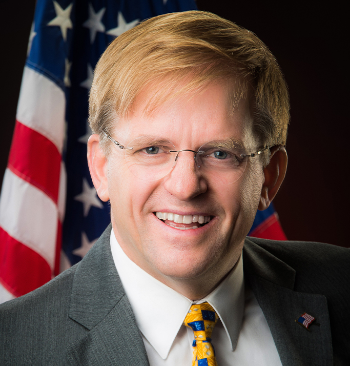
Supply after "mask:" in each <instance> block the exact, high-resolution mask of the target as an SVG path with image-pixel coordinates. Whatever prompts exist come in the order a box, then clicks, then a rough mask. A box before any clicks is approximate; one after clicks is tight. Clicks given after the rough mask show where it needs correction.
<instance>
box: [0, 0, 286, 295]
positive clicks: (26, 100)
mask: <svg viewBox="0 0 350 366" xmlns="http://www.w3.org/2000/svg"><path fill="white" fill-rule="evenodd" d="M192 9H196V5H195V1H194V0H128V1H123V0H104V1H102V0H91V1H85V0H57V1H52V0H38V1H37V5H36V11H35V17H34V21H33V26H32V30H31V35H30V40H29V46H28V58H27V61H26V65H25V68H24V72H23V80H22V86H21V92H20V97H19V101H18V108H17V118H16V119H17V121H16V126H15V131H14V136H13V141H12V147H11V151H10V156H9V161H8V166H7V169H6V172H5V176H4V180H3V186H2V192H1V200H0V302H4V301H6V300H9V299H12V298H14V297H18V296H21V295H24V294H26V293H28V292H30V291H32V290H34V289H36V288H37V287H39V286H41V285H43V284H44V283H46V282H47V281H49V280H50V279H51V278H53V277H54V276H55V275H57V274H58V273H60V272H61V271H62V270H64V269H66V268H68V267H70V266H71V265H73V264H75V263H77V262H78V261H79V260H81V259H82V258H83V257H84V255H85V254H86V253H87V252H88V250H89V249H90V248H91V246H92V245H93V244H94V242H95V241H96V239H97V238H98V237H99V236H100V235H101V233H102V232H103V230H104V229H105V227H106V226H107V225H108V224H109V222H110V212H109V206H108V204H105V203H103V202H101V201H100V200H99V198H98V197H97V195H96V191H95V189H94V187H93V186H92V182H91V178H90V174H89V170H88V166H87V162H86V143H87V140H88V137H89V135H90V133H91V131H90V128H89V126H88V123H87V118H88V92H89V89H90V86H91V83H92V78H93V69H94V67H95V65H96V63H97V61H98V59H99V57H100V56H101V54H102V53H103V51H104V50H105V49H106V47H107V46H108V44H109V43H110V42H111V41H112V40H113V39H114V38H115V37H117V36H119V35H120V34H122V33H123V32H125V31H126V30H128V29H130V28H132V27H134V26H135V25H136V24H137V23H139V22H140V21H142V20H143V19H147V18H149V17H152V16H156V15H159V14H163V13H167V12H175V11H185V10H192ZM265 216H266V214H265ZM265 216H261V217H260V218H259V216H257V218H256V222H255V224H254V225H255V226H253V229H254V230H255V231H254V230H253V232H252V234H253V235H254V233H256V232H258V234H259V235H258V236H260V237H264V230H265V231H266V227H267V228H268V227H270V228H271V225H274V226H276V225H277V226H278V227H279V224H278V221H277V220H276V219H277V218H276V216H275V214H274V211H273V209H272V212H270V213H269V217H270V216H273V220H271V219H270V225H267V226H266V225H265V229H264V226H261V225H264V222H265V221H266V220H265ZM261 222H263V223H261ZM276 223H277V224H276ZM277 226H276V227H277ZM257 228H258V229H257ZM259 228H260V229H259ZM257 230H258V231H257ZM276 232H278V233H279V234H278V235H280V231H279V230H277V231H276ZM282 233H283V232H282ZM268 235H271V234H268ZM265 236H266V235H265ZM273 238H276V239H278V238H280V239H283V236H282V237H273Z"/></svg>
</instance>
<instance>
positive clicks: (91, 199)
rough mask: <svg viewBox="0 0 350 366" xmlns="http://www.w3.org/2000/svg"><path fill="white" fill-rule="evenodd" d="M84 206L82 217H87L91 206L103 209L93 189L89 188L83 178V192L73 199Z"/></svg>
mask: <svg viewBox="0 0 350 366" xmlns="http://www.w3.org/2000/svg"><path fill="white" fill-rule="evenodd" d="M74 199H75V200H76V201H80V202H82V203H83V205H84V216H87V215H88V213H89V210H90V207H91V206H94V207H97V208H103V205H102V202H101V201H100V200H99V198H98V197H97V194H96V190H95V187H90V185H89V183H88V182H87V180H86V179H85V178H83V192H82V193H80V194H78V195H77V196H75V197H74Z"/></svg>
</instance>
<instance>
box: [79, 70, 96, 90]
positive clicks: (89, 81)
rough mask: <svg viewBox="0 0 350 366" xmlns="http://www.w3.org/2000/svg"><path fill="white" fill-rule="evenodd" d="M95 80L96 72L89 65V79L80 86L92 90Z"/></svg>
mask: <svg viewBox="0 0 350 366" xmlns="http://www.w3.org/2000/svg"><path fill="white" fill-rule="evenodd" d="M93 79H94V71H93V70H92V67H91V65H90V64H88V65H87V79H86V80H84V81H83V82H82V83H80V86H82V87H84V88H86V89H89V90H90V88H91V84H92V80H93Z"/></svg>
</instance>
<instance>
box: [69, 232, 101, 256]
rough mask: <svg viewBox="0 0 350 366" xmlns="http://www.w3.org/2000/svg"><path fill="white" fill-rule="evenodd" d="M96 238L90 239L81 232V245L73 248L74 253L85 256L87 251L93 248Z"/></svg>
mask: <svg viewBox="0 0 350 366" xmlns="http://www.w3.org/2000/svg"><path fill="white" fill-rule="evenodd" d="M95 241H96V239H95V240H93V241H91V242H90V241H89V239H88V237H87V235H86V234H85V233H84V232H82V234H81V244H82V245H81V247H80V248H78V249H75V250H73V254H75V255H78V256H79V257H82V258H84V257H85V255H86V254H87V252H88V251H89V250H90V249H91V248H92V246H93V245H94V244H95Z"/></svg>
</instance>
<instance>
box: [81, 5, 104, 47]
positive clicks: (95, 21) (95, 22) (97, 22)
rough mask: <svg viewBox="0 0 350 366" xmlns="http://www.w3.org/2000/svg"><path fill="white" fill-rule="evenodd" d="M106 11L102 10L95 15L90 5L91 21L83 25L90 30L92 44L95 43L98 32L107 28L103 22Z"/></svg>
mask: <svg viewBox="0 0 350 366" xmlns="http://www.w3.org/2000/svg"><path fill="white" fill-rule="evenodd" d="M105 11H106V8H102V9H101V10H100V11H99V12H98V13H95V10H94V8H93V6H92V5H91V4H89V19H88V20H87V21H86V22H85V23H84V24H83V26H84V27H86V28H89V29H90V42H91V43H94V40H95V38H96V33H97V32H104V31H105V26H104V25H103V24H102V22H101V19H102V17H103V14H104V12H105Z"/></svg>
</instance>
